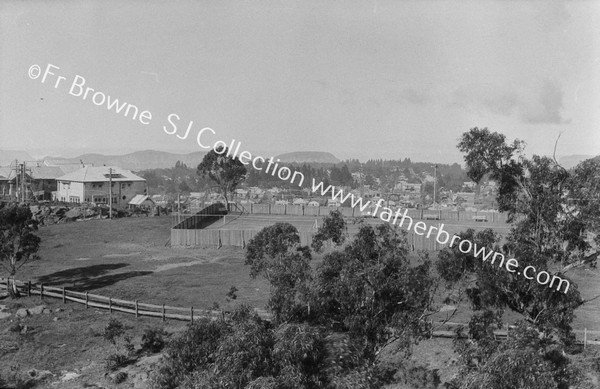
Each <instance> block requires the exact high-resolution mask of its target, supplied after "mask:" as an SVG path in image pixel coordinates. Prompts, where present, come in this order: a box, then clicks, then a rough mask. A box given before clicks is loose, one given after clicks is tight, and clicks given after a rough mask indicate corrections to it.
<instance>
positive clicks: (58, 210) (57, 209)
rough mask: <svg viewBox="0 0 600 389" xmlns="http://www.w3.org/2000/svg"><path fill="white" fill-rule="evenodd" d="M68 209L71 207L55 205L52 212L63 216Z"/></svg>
mask: <svg viewBox="0 0 600 389" xmlns="http://www.w3.org/2000/svg"><path fill="white" fill-rule="evenodd" d="M68 210H69V208H67V207H61V206H54V207H52V214H54V215H56V216H59V217H62V216H63V215H64V214H65V213H67V211H68Z"/></svg>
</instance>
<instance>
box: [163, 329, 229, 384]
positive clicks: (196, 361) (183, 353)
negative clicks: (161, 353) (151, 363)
mask: <svg viewBox="0 0 600 389" xmlns="http://www.w3.org/2000/svg"><path fill="white" fill-rule="evenodd" d="M228 331H229V328H228V326H227V325H226V324H225V323H224V322H223V321H222V320H218V321H212V320H209V319H200V320H198V321H195V322H194V323H193V324H190V325H189V326H188V328H187V330H186V331H185V332H184V333H183V334H181V335H180V336H178V337H176V338H174V339H172V340H171V341H169V342H168V344H167V346H166V349H165V357H164V358H163V361H162V363H161V365H160V366H159V368H158V370H157V371H156V372H155V373H154V374H153V375H152V377H151V387H152V388H160V389H174V388H176V387H178V386H179V385H181V384H182V383H183V382H184V380H185V378H186V376H189V375H191V374H192V373H194V372H197V371H199V370H202V369H203V368H206V367H207V366H208V365H209V364H212V363H214V355H215V352H216V351H217V348H218V347H219V345H220V343H221V341H222V338H223V337H224V335H225V334H226V333H227V332H228Z"/></svg>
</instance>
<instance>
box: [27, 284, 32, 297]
mask: <svg viewBox="0 0 600 389" xmlns="http://www.w3.org/2000/svg"><path fill="white" fill-rule="evenodd" d="M27 297H31V281H27Z"/></svg>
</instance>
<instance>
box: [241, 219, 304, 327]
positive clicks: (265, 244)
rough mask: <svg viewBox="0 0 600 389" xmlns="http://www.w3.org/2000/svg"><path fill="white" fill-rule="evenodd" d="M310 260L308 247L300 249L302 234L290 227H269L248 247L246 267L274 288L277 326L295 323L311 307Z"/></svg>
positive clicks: (272, 304)
mask: <svg viewBox="0 0 600 389" xmlns="http://www.w3.org/2000/svg"><path fill="white" fill-rule="evenodd" d="M310 260H311V254H310V251H309V249H308V247H305V246H300V236H299V235H298V230H297V229H296V227H294V226H292V225H291V224H289V223H276V224H274V225H272V226H269V227H265V228H263V229H262V230H261V231H260V232H259V233H258V234H256V236H255V237H254V238H252V240H250V242H249V243H248V247H247V250H246V265H250V276H251V277H253V278H254V277H256V276H258V275H262V276H264V277H265V278H266V279H267V280H268V281H269V283H270V284H271V297H270V299H269V302H268V304H267V306H268V308H269V309H270V310H271V312H273V315H274V317H275V322H276V323H281V322H286V321H289V320H291V319H292V318H293V317H294V316H297V315H298V314H299V313H303V310H304V308H303V307H307V304H306V298H305V297H306V296H307V294H308V289H309V283H310V281H311V268H310Z"/></svg>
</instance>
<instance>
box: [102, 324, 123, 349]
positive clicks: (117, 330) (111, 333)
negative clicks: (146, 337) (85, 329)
mask: <svg viewBox="0 0 600 389" xmlns="http://www.w3.org/2000/svg"><path fill="white" fill-rule="evenodd" d="M124 333H125V326H124V325H123V323H121V322H120V321H118V320H117V319H115V318H111V319H110V320H109V321H108V324H107V325H106V327H104V332H103V334H102V336H103V337H104V339H106V340H107V341H108V342H110V343H112V344H113V346H116V345H117V340H118V339H119V338H120V337H121V336H122V335H123V334H124Z"/></svg>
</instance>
